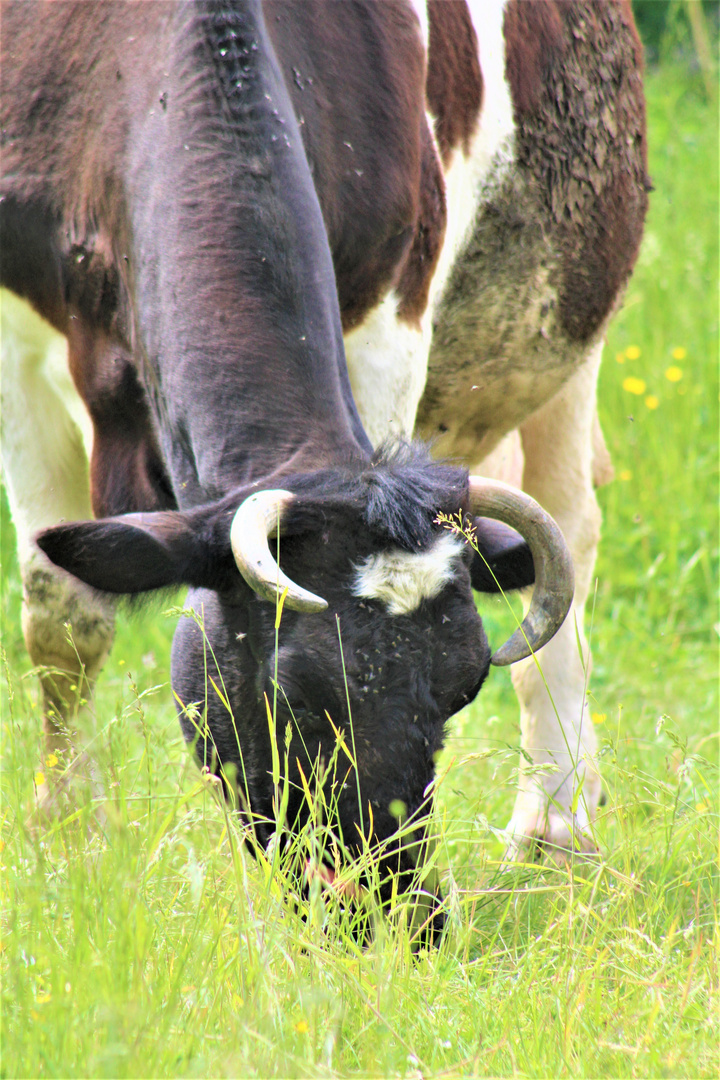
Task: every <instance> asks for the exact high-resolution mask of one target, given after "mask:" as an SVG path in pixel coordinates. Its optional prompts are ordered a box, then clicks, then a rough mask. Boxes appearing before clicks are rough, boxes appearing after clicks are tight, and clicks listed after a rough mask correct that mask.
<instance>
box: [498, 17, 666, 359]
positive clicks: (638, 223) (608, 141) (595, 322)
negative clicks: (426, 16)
mask: <svg viewBox="0 0 720 1080" xmlns="http://www.w3.org/2000/svg"><path fill="white" fill-rule="evenodd" d="M505 37H506V42H507V75H508V80H509V82H510V86H511V89H512V95H513V104H514V111H515V121H516V124H517V128H518V138H517V158H518V165H519V167H520V168H521V169H526V170H528V172H529V173H531V174H532V175H533V177H534V178H535V181H536V183H537V185H538V187H539V189H540V192H541V197H542V199H543V200H544V203H545V207H546V210H547V213H548V216H549V218H550V221H551V222H552V226H553V231H554V233H555V237H554V243H555V244H556V245H557V247H558V248H559V249H560V251H561V253H562V262H563V283H562V287H561V291H560V296H559V306H560V318H561V322H562V325H563V328H564V329H565V331H566V333H567V335H568V337H569V338H570V339H571V340H576V341H588V340H589V339H591V338H592V337H593V335H594V334H595V333H596V332H597V330H598V329H599V327H600V326H601V325H602V323H603V322H604V321H605V319H606V318H607V317H608V315H609V314H610V313H611V311H612V308H613V306H614V304H615V302H616V298H617V296H618V294H619V293H620V291H621V290H622V288H623V286H624V285H625V282H626V281H627V279H628V277H629V275H630V271H631V270H632V267H633V265H634V263H635V259H636V258H637V253H638V249H639V246H640V238H641V235H642V226H643V220H644V217H645V212H646V209H647V195H646V190H647V188H648V186H649V184H648V180H647V147H646V142H645V106H644V99H643V94H642V83H641V71H642V53H641V47H640V42H639V39H638V37H637V32H636V31H635V28H634V24H633V21H632V14H631V10H630V5H629V3H628V2H626V0H611V2H610V3H607V4H602V5H601V4H597V3H595V2H593V0H578V2H577V3H573V4H568V3H559V2H556V0H547V2H545V3H527V2H524V0H510V3H509V4H508V7H507V9H506V14H505Z"/></svg>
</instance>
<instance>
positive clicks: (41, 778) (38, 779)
mask: <svg viewBox="0 0 720 1080" xmlns="http://www.w3.org/2000/svg"><path fill="white" fill-rule="evenodd" d="M44 783H45V774H44V773H41V772H36V773H35V785H36V787H41V786H42V785H43V784H44Z"/></svg>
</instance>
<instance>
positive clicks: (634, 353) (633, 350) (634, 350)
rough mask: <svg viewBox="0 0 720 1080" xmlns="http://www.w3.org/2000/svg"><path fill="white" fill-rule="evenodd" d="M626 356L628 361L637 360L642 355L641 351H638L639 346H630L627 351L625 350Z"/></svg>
mask: <svg viewBox="0 0 720 1080" xmlns="http://www.w3.org/2000/svg"><path fill="white" fill-rule="evenodd" d="M625 355H626V356H627V358H628V360H637V358H638V357H639V355H640V350H639V349H638V347H637V345H628V347H627V349H626V350H625Z"/></svg>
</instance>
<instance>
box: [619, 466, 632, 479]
mask: <svg viewBox="0 0 720 1080" xmlns="http://www.w3.org/2000/svg"><path fill="white" fill-rule="evenodd" d="M618 480H632V473H631V472H630V470H629V469H621V470H620V472H619V473H618Z"/></svg>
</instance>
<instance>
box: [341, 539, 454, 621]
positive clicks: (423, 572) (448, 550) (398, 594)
mask: <svg viewBox="0 0 720 1080" xmlns="http://www.w3.org/2000/svg"><path fill="white" fill-rule="evenodd" d="M463 547H464V544H463V541H462V540H460V539H459V538H458V537H457V536H453V535H452V534H451V533H447V535H445V536H441V537H439V539H437V540H436V541H435V543H434V544H433V546H432V547H431V548H430V549H429V550H428V551H420V552H418V553H417V555H415V554H413V553H412V552H409V551H401V550H400V549H399V548H395V549H394V550H392V551H380V552H378V553H377V554H376V555H369V556H368V558H367V559H365V561H364V562H363V563H362V564H361V565H360V566H358V567H356V577H355V586H354V588H353V593H354V595H355V596H362V597H364V598H365V599H367V600H382V602H383V603H384V604H385V605H386V607H387V609H388V611H389V613H390V614H391V615H409V614H410V613H411V612H413V611H415V609H416V608H418V607H419V606H420V604H421V603H422V601H423V600H433V599H434V598H435V597H436V596H437V595H438V594H439V593H440V592H441V590H442V588H443V586H445V585H446V584H447V583H448V581H450V580H451V579H452V577H453V575H454V574H455V569H456V562H457V559H458V557H459V555H460V553H461V552H462V550H463Z"/></svg>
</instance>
